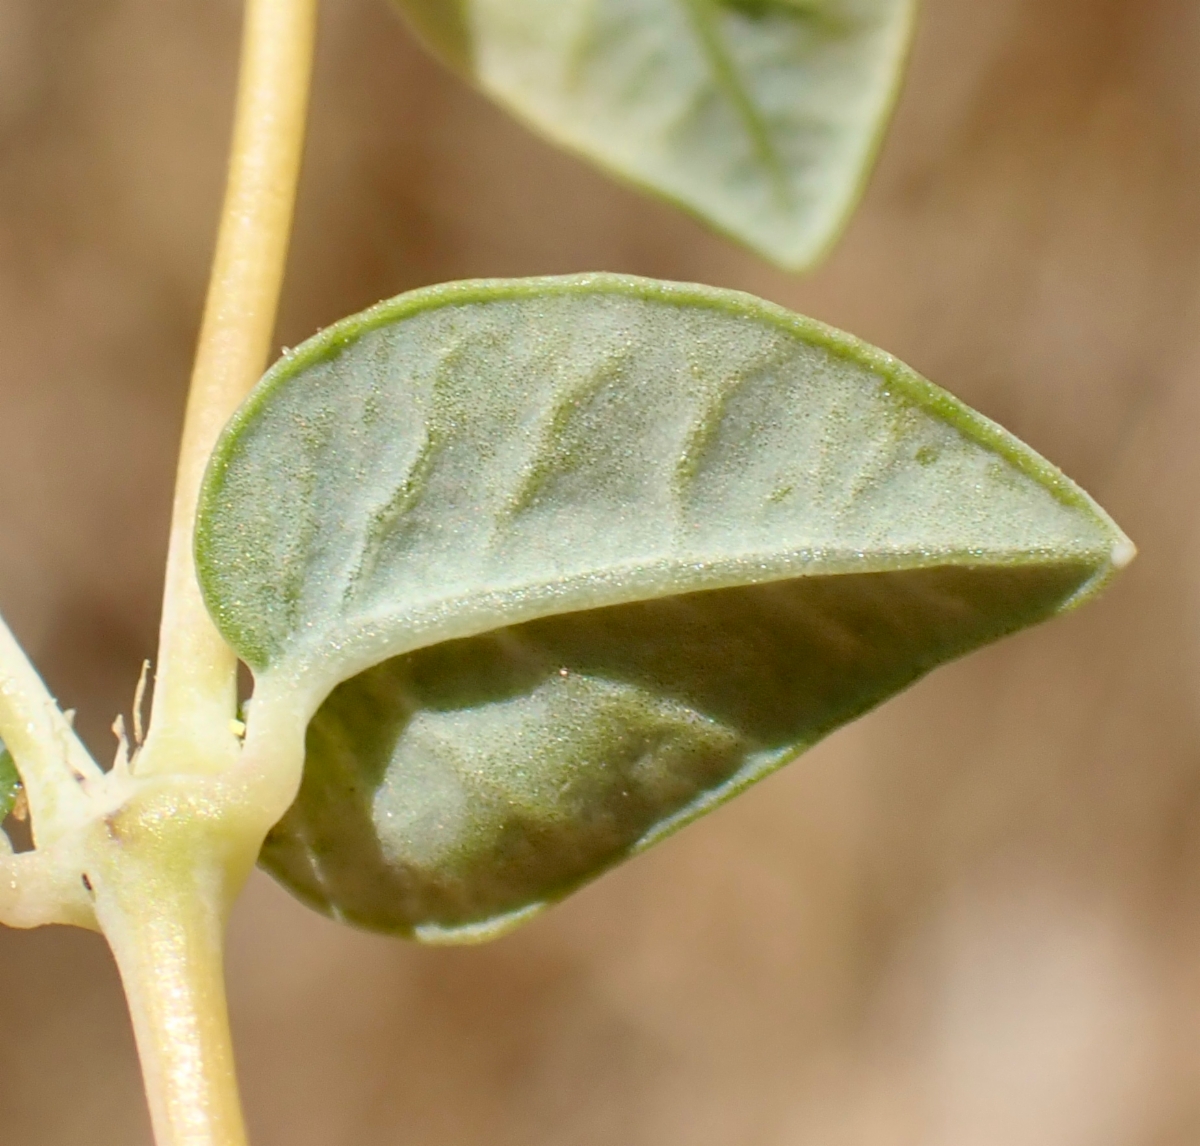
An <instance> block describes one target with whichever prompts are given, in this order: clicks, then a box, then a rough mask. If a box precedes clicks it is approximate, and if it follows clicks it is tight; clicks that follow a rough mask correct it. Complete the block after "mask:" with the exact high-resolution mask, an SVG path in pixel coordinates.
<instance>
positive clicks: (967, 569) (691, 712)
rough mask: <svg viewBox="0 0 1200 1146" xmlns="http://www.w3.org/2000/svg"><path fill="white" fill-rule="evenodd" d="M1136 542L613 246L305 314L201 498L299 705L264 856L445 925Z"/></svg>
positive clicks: (305, 892)
mask: <svg viewBox="0 0 1200 1146" xmlns="http://www.w3.org/2000/svg"><path fill="white" fill-rule="evenodd" d="M1131 556H1132V546H1131V545H1130V543H1129V542H1128V541H1127V540H1126V539H1125V538H1124V536H1123V535H1122V534H1121V533H1120V531H1119V530H1118V529H1117V528H1116V526H1115V525H1113V523H1112V522H1111V521H1110V520H1109V519H1108V518H1107V517H1106V516H1105V515H1104V513H1103V512H1102V511H1101V510H1100V509H1098V507H1096V506H1095V504H1094V503H1093V502H1091V500H1090V499H1089V498H1088V497H1087V496H1086V495H1085V494H1084V493H1082V491H1080V490H1079V489H1078V488H1077V487H1075V486H1074V485H1072V484H1071V483H1070V482H1069V481H1067V479H1065V478H1064V477H1063V476H1062V475H1061V474H1060V473H1059V472H1058V471H1057V470H1055V469H1053V468H1052V467H1051V466H1049V465H1048V464H1047V463H1046V462H1044V461H1043V460H1042V459H1040V458H1039V457H1038V456H1037V455H1035V454H1034V453H1033V452H1032V451H1030V450H1029V449H1027V448H1026V447H1025V446H1023V445H1021V444H1020V443H1019V442H1017V441H1016V440H1015V439H1013V438H1012V437H1010V436H1009V435H1007V434H1005V433H1004V431H1002V430H1000V429H999V428H998V427H996V426H995V425H994V424H993V423H991V422H988V421H987V420H986V419H983V418H981V417H979V416H978V415H976V414H974V413H972V412H971V411H970V410H968V409H967V408H966V407H964V406H962V405H961V403H959V402H957V401H956V400H955V399H953V398H952V397H950V396H949V395H948V394H946V393H944V392H943V391H941V390H938V389H937V388H936V387H934V386H932V385H931V384H930V383H928V382H926V381H925V380H923V379H921V378H920V377H918V376H917V375H915V374H913V373H912V372H911V371H910V370H908V369H907V368H906V367H905V366H903V365H902V364H901V363H899V362H898V361H896V360H895V359H894V358H892V357H890V356H889V355H886V354H883V353H882V352H880V351H877V350H874V349H872V348H870V347H867V346H865V345H864V344H862V343H861V342H858V341H857V340H855V339H853V338H851V337H850V336H848V335H845V334H841V333H839V332H837V331H834V330H831V329H829V328H828V327H825V326H823V325H821V324H819V323H815V322H812V321H811V320H808V319H804V318H801V317H799V316H797V315H794V314H791V313H789V312H787V311H784V310H782V309H780V308H778V307H775V306H772V305H770V304H768V303H764V302H762V301H760V300H757V299H754V298H751V297H749V296H747V295H742V294H737V293H734V292H730V291H718V290H712V289H708V288H703V287H696V286H682V285H678V284H667V283H656V282H651V281H648V280H643V279H633V278H625V277H620V276H612V275H594V276H580V277H575V278H568V279H535V280H525V281H516V282H481V283H461V284H450V285H448V286H444V287H435V288H432V289H430V290H425V291H418V292H415V293H413V294H410V295H404V296H401V297H400V298H398V299H395V300H392V301H391V302H387V303H382V304H380V305H379V306H378V307H375V308H373V309H372V310H369V311H367V312H365V313H364V314H362V315H359V316H357V317H355V318H352V319H348V320H346V321H345V322H343V323H340V324H338V325H337V326H334V327H332V328H330V329H329V330H328V331H325V332H323V333H322V334H321V335H318V336H317V337H316V338H315V339H313V340H311V341H310V342H309V343H307V344H305V345H304V346H302V347H300V348H299V349H298V350H297V351H295V352H293V353H292V354H291V355H289V356H288V357H287V358H285V359H283V360H282V361H281V362H280V363H278V364H277V365H276V366H275V367H274V368H273V369H272V370H271V371H270V372H269V373H268V375H267V377H266V378H265V379H264V380H263V382H262V383H261V384H260V385H259V387H258V389H257V390H256V391H255V393H254V394H253V395H252V397H251V398H250V400H249V401H248V403H247V404H246V406H244V407H243V409H242V410H241V411H240V412H239V414H238V415H237V417H236V418H235V419H234V421H233V422H232V423H231V425H230V427H229V428H228V429H227V431H226V433H225V435H224V437H223V438H222V440H221V442H220V444H219V445H218V448H217V451H216V453H215V455H214V458H213V462H212V464H211V466H210V469H209V473H208V476H207V478H206V482H205V487H204V491H203V495H202V501H201V511H200V518H199V521H198V529H197V558H198V568H199V571H200V576H201V582H202V585H203V587H204V591H205V594H206V598H207V600H208V603H209V607H210V610H211V611H212V613H213V616H214V618H215V619H216V621H217V623H218V625H219V626H220V627H221V630H222V631H223V632H224V634H225V635H226V637H227V638H228V639H229V640H230V642H231V643H232V644H233V645H234V647H235V648H236V649H237V650H238V652H239V653H240V655H241V656H242V657H243V658H244V659H245V660H246V661H247V662H248V663H249V664H250V665H251V666H252V667H253V669H254V671H255V675H256V679H257V684H256V694H255V695H256V698H258V697H259V696H260V695H261V696H262V697H263V698H265V699H263V700H259V699H256V701H255V702H254V704H259V703H268V702H269V698H270V697H271V696H279V695H284V694H288V695H291V696H293V697H295V696H299V697H300V698H301V699H302V701H303V705H302V707H303V710H304V711H305V712H306V713H309V714H315V716H314V718H313V719H312V721H311V724H310V725H309V727H308V739H307V762H306V765H305V774H304V781H303V785H302V788H301V793H300V796H299V798H298V800H297V801H296V803H295V805H294V806H293V808H292V809H291V811H290V812H289V813H288V815H287V816H286V817H285V818H284V820H283V821H282V822H281V823H280V824H279V825H278V826H277V828H276V829H275V830H274V832H273V833H272V834H271V836H270V838H269V839H268V842H267V845H266V847H265V849H264V852H263V861H264V863H265V864H266V865H267V866H268V867H269V868H270V869H271V870H272V871H273V872H275V874H276V875H278V876H279V877H280V878H281V879H282V880H283V881H284V882H285V883H287V884H288V885H289V886H290V887H292V888H293V889H294V890H295V891H297V892H298V894H300V895H301V896H302V897H304V898H305V899H307V900H308V901H309V902H311V903H313V904H315V905H317V906H319V907H321V908H322V909H323V910H326V911H328V912H330V913H331V914H334V915H336V916H339V917H342V918H347V919H351V920H353V921H355V922H358V923H362V924H365V925H368V926H373V927H377V928H381V929H385V930H390V931H396V932H400V933H404V934H415V935H417V936H418V937H420V938H424V939H428V940H435V941H436V940H469V939H473V938H480V937H486V936H487V935H491V934H495V933H498V932H499V931H501V930H503V929H504V928H505V927H507V926H510V925H511V924H513V923H514V922H517V921H519V920H520V919H522V918H525V917H527V916H528V915H529V914H531V913H533V912H534V911H536V910H538V909H539V908H540V907H542V906H544V905H545V904H547V903H549V902H552V901H553V900H555V899H557V898H559V897H561V896H562V895H563V894H565V893H566V892H567V891H569V890H570V889H571V888H573V887H575V886H577V885H578V884H579V883H581V882H583V881H585V880H587V879H589V878H592V877H593V876H595V875H596V874H598V873H599V872H600V871H602V870H604V869H605V868H606V867H608V866H611V865H612V864H614V863H616V862H619V861H620V860H621V859H623V858H625V857H627V856H629V855H631V854H633V853H635V852H637V851H638V850H640V849H642V848H644V847H646V846H647V845H648V844H650V843H652V842H654V841H655V840H657V839H659V838H661V837H662V836H663V835H664V834H665V833H667V832H669V831H671V830H673V829H674V828H675V827H677V826H679V825H680V824H682V823H684V822H686V821H687V820H690V819H692V818H694V817H695V816H697V815H699V814H701V813H703V812H704V811H707V810H708V809H710V808H712V807H713V806H715V805H716V804H718V803H720V802H722V801H723V800H725V799H727V798H728V797H729V796H730V795H732V794H733V793H735V792H737V791H739V790H740V789H742V788H743V787H745V786H746V785H747V784H749V783H751V782H753V781H754V780H756V779H759V778H760V777H761V776H763V775H765V774H766V773H767V772H769V771H771V770H772V769H773V768H775V767H777V766H778V765H780V764H781V763H783V762H785V761H786V760H788V759H790V758H792V757H793V756H795V755H796V754H797V753H799V752H801V751H803V749H804V748H806V747H808V746H809V745H811V744H812V743H813V742H814V741H815V740H817V739H818V738H820V737H821V736H823V735H825V734H826V733H828V732H829V731H831V730H832V729H834V728H836V727H837V726H839V725H840V724H842V723H844V722H846V721H847V720H849V719H851V718H853V717H854V716H857V715H858V714H860V713H861V712H863V711H865V710H866V709H867V708H869V707H870V706H872V705H873V704H876V703H878V702H879V701H881V700H883V699H884V698H886V697H887V696H889V695H891V694H893V693H894V692H896V691H897V690H898V689H900V688H902V687H904V686H905V685H906V684H908V683H910V682H911V681H912V680H914V679H915V678H917V677H918V676H920V675H922V674H923V673H925V672H927V671H929V670H930V669H931V668H933V667H935V666H936V665H937V664H939V663H942V662H944V661H945V660H947V659H949V658H951V657H955V656H958V655H960V654H962V653H964V652H967V651H968V650H970V649H972V648H974V647H976V646H978V645H980V644H982V643H984V642H986V641H989V640H992V639H994V638H996V637H999V636H1001V635H1003V634H1005V633H1008V632H1011V631H1013V630H1015V629H1018V628H1020V627H1022V626H1024V625H1027V624H1030V623H1033V622H1035V621H1039V620H1042V619H1044V618H1046V617H1048V616H1050V615H1052V614H1054V613H1056V612H1059V611H1062V610H1063V609H1065V608H1067V607H1069V606H1071V605H1073V604H1075V603H1077V602H1078V601H1080V600H1082V599H1083V598H1084V597H1086V596H1087V595H1089V594H1090V593H1091V592H1093V591H1094V590H1095V589H1096V588H1097V587H1098V586H1099V585H1100V584H1101V583H1102V582H1103V581H1104V580H1105V579H1106V578H1107V577H1108V576H1109V575H1110V574H1111V572H1112V571H1113V569H1114V568H1115V567H1118V566H1120V565H1121V564H1123V563H1124V562H1125V561H1127V560H1128V559H1129V557H1131ZM254 704H252V705H251V709H250V716H249V719H250V721H251V722H253V720H254V718H255V713H254Z"/></svg>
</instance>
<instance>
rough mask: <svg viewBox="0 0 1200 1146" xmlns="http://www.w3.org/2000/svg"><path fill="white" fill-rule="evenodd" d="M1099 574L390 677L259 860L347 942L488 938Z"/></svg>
mask: <svg viewBox="0 0 1200 1146" xmlns="http://www.w3.org/2000/svg"><path fill="white" fill-rule="evenodd" d="M1094 572H1095V570H1094V568H1092V567H1091V566H1089V565H1086V564H1082V563H1076V564H1061V565H1039V566H1033V567H1028V568H1012V569H1006V568H993V569H971V568H961V567H960V568H955V567H947V568H941V569H921V570H913V571H908V572H903V573H888V574H880V573H865V574H843V575H841V576H838V577H827V578H797V579H795V580H792V581H786V582H781V583H775V584H769V585H754V586H747V587H743V588H736V589H718V590H711V591H708V592H704V593H695V594H689V595H687V596H683V597H675V598H668V599H666V600H658V601H646V602H638V603H636V604H632V605H618V606H614V607H611V608H608V609H598V610H594V611H591V612H586V613H574V614H568V615H566V616H560V617H549V618H545V619H543V620H539V621H531V622H528V623H527V624H525V625H520V626H515V627H513V628H508V629H503V630H500V631H499V632H495V633H488V634H485V635H483V636H479V637H473V638H468V639H466V640H459V641H449V642H446V643H444V644H440V645H437V646H434V647H433V648H431V649H422V650H421V651H419V652H414V653H409V654H407V655H405V656H402V657H396V658H393V659H392V660H389V661H386V662H384V663H383V664H381V665H379V666H377V667H375V668H373V669H369V670H368V671H367V672H365V673H363V674H361V675H359V676H357V677H355V678H353V679H352V680H350V681H348V682H346V683H345V684H343V685H341V686H340V687H339V688H337V689H335V690H334V692H333V694H332V695H331V696H330V698H329V700H327V701H326V702H325V704H324V705H323V706H322V707H321V710H320V711H319V712H318V713H317V715H316V717H315V719H314V720H313V722H312V723H311V724H310V725H309V731H308V758H309V761H310V766H309V767H308V768H307V770H306V772H305V777H304V785H303V789H302V791H301V794H300V798H299V799H298V800H297V801H296V803H295V805H294V806H293V808H292V810H291V811H290V812H289V814H288V815H287V816H286V817H285V818H284V820H283V822H282V823H281V824H280V825H279V826H278V827H277V828H276V829H275V830H274V831H273V832H272V833H271V835H270V836H269V837H268V839H267V843H266V846H265V847H264V849H263V853H262V861H263V863H264V864H265V865H266V867H267V868H268V869H269V870H271V871H272V872H273V873H275V874H276V875H277V876H278V877H279V878H281V879H282V880H283V881H284V883H286V884H287V885H288V886H289V887H291V888H292V889H293V890H294V891H295V892H296V893H297V894H299V895H300V896H301V897H302V898H303V899H304V900H306V901H307V902H308V903H310V904H311V905H313V906H314V907H317V908H319V909H320V910H322V911H325V912H327V913H330V914H332V915H334V916H336V917H338V918H340V919H344V920H346V921H349V922H354V923H359V924H363V925H365V926H369V927H374V928H382V929H384V930H388V931H395V932H400V933H408V932H412V931H413V930H414V929H417V930H419V931H420V933H421V937H422V938H425V939H427V940H438V939H442V940H443V941H445V940H453V939H455V938H456V937H457V938H463V939H468V938H482V937H486V936H487V935H489V934H492V933H498V932H500V931H503V930H505V929H506V928H507V926H508V925H509V924H510V923H514V922H519V921H520V920H521V918H522V917H523V916H525V915H527V914H528V913H529V912H530V909H531V907H533V906H537V907H540V906H543V905H545V904H549V903H551V902H553V901H555V900H557V899H559V898H561V897H562V896H563V895H565V894H567V893H568V892H570V891H571V890H572V889H573V888H574V887H576V886H577V885H578V884H580V883H582V882H584V881H586V880H589V879H592V878H594V877H595V876H596V875H597V874H599V872H601V871H603V870H604V869H605V868H607V867H611V866H612V865H614V864H616V863H619V862H620V861H622V860H624V859H626V858H628V857H629V856H631V855H633V854H635V853H636V852H638V851H640V850H641V849H643V848H645V847H646V846H648V845H649V844H650V843H653V842H656V841H657V840H658V839H660V838H662V836H663V835H665V834H666V833H667V832H669V831H671V830H673V829H674V828H676V827H679V826H681V825H682V824H684V823H686V822H688V821H689V820H691V819H694V818H695V817H697V816H698V815H701V814H702V813H703V812H705V811H706V810H708V809H709V808H710V807H712V806H714V805H715V804H717V803H720V802H722V801H723V800H725V799H728V798H729V797H730V796H732V795H733V794H735V793H736V792H737V791H740V790H741V789H742V788H744V787H746V786H747V785H749V784H751V783H753V782H754V781H755V780H758V779H760V778H761V777H762V776H764V775H765V774H767V773H768V772H771V771H773V770H774V769H775V768H776V767H778V766H779V765H780V764H782V763H785V762H787V761H788V760H790V759H791V758H792V757H794V756H795V755H796V754H797V753H799V752H801V751H803V750H804V749H805V748H808V747H809V746H811V745H812V744H813V743H814V742H815V741H816V740H818V739H819V738H820V737H821V736H823V735H824V734H825V733H827V732H829V731H831V730H832V729H834V728H836V727H838V726H839V725H841V724H843V723H845V722H846V721H848V720H851V719H853V718H854V717H856V716H858V715H860V714H861V713H862V712H864V711H866V710H867V709H869V708H870V707H872V706H873V705H875V704H877V703H878V702H879V701H881V700H883V699H885V698H886V697H888V696H891V695H892V694H894V693H895V692H897V691H899V690H900V689H902V688H903V687H905V686H906V685H908V684H910V683H911V682H912V681H913V680H915V679H916V678H917V677H919V676H921V675H923V674H924V673H925V672H926V671H927V670H928V669H930V668H932V667H934V666H936V665H937V664H939V663H941V662H943V661H945V660H949V659H950V658H952V657H956V656H959V655H960V654H962V653H965V652H968V651H970V650H971V649H973V648H975V647H977V646H978V645H980V644H983V643H984V642H986V641H990V640H994V639H995V638H997V637H1000V636H1003V635H1005V633H1007V632H1010V631H1012V630H1013V629H1016V628H1019V627H1021V626H1023V625H1026V624H1032V623H1033V622H1036V621H1040V620H1043V619H1044V618H1045V617H1047V616H1049V615H1051V614H1052V613H1054V612H1055V611H1056V610H1057V609H1058V607H1059V606H1060V605H1061V603H1062V601H1063V600H1064V598H1066V597H1068V596H1070V594H1071V593H1073V592H1075V591H1076V590H1077V589H1079V587H1080V586H1081V585H1083V584H1084V583H1086V582H1087V580H1088V579H1089V578H1091V577H1092V576H1093V575H1094ZM314 765H315V766H314ZM514 913H515V914H514ZM456 932H458V934H457V935H456Z"/></svg>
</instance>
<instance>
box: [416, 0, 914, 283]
mask: <svg viewBox="0 0 1200 1146" xmlns="http://www.w3.org/2000/svg"><path fill="white" fill-rule="evenodd" d="M399 4H400V7H401V9H402V10H404V11H405V12H406V13H407V15H408V16H409V18H410V19H411V21H412V22H413V24H414V25H415V26H416V28H417V30H418V31H419V32H420V33H421V35H422V38H423V39H424V40H425V42H426V43H428V44H429V45H430V46H431V48H432V49H433V50H434V51H435V52H436V53H437V54H438V55H440V56H441V57H442V58H443V59H445V60H446V61H447V62H449V63H450V64H451V65H452V66H453V67H455V68H456V69H457V70H458V71H460V72H461V73H463V74H465V75H466V76H467V77H469V78H470V79H471V80H472V81H473V82H474V83H476V84H477V85H478V86H479V87H480V88H481V89H482V90H483V91H484V92H486V93H487V94H488V95H490V96H491V97H492V98H493V99H495V100H496V101H497V102H499V103H500V104H502V105H503V106H504V107H506V108H507V109H508V110H510V111H511V112H513V113H514V114H515V115H516V116H518V117H519V118H521V119H523V120H525V121H526V122H527V123H529V124H530V125H531V126H532V127H534V128H535V129H536V130H538V131H540V132H541V133H542V134H544V135H546V136H548V137H549V138H551V139H553V140H554V141H556V142H557V143H559V144H561V145H563V146H564V147H567V148H569V149H571V150H573V151H576V152H579V153H580V154H582V155H584V156H586V157H587V158H589V159H592V160H593V161H595V162H596V163H599V164H600V165H601V166H603V167H605V168H607V169H609V170H610V171H612V172H613V173H615V174H616V175H618V176H621V177H622V178H624V179H627V180H630V181H632V182H634V183H636V184H639V185H641V186H642V187H644V188H646V189H648V190H651V191H654V192H656V193H658V194H660V195H663V196H665V197H666V198H668V199H670V200H672V201H674V202H675V203H677V204H679V205H680V206H682V207H684V208H686V209H687V210H689V211H691V212H693V213H695V214H696V215H698V216H699V217H700V218H702V219H704V220H705V221H707V222H708V223H709V224H711V225H712V226H714V227H716V228H718V229H719V230H721V231H724V232H726V233H727V234H729V235H731V236H733V237H734V238H736V239H739V240H740V241H741V242H743V243H746V244H747V245H748V246H750V247H752V248H753V249H754V250H756V251H758V252H759V253H760V254H762V255H763V256H765V257H766V258H768V259H770V260H771V261H772V262H774V263H777V264H779V265H780V266H782V267H786V268H788V269H792V270H799V269H803V268H805V267H807V266H810V265H811V264H812V263H814V262H815V261H817V260H818V259H819V258H820V256H821V255H822V254H823V252H824V251H825V250H826V249H827V248H828V247H829V245H830V244H831V243H832V242H833V241H834V240H835V239H836V237H837V235H838V233H839V232H840V230H841V228H842V226H843V225H844V223H845V221H846V219H847V217H848V216H849V214H850V212H851V210H852V209H853V207H854V205H855V203H856V202H857V200H858V197H859V195H860V193H861V190H862V187H863V185H864V183H865V181H866V178H867V175H868V173H869V171H870V168H871V165H872V162H873V160H874V157H875V153H876V150H877V148H878V144H879V140H880V138H881V136H882V133H883V130H884V127H885V125H886V122H887V119H888V116H889V114H890V111H891V107H892V104H893V102H894V100H895V96H896V91H897V88H898V86H899V82H900V77H901V75H902V71H903V64H904V60H905V57H906V54H907V50H908V43H909V39H910V36H911V31H912V24H913V18H914V13H915V0H399Z"/></svg>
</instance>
